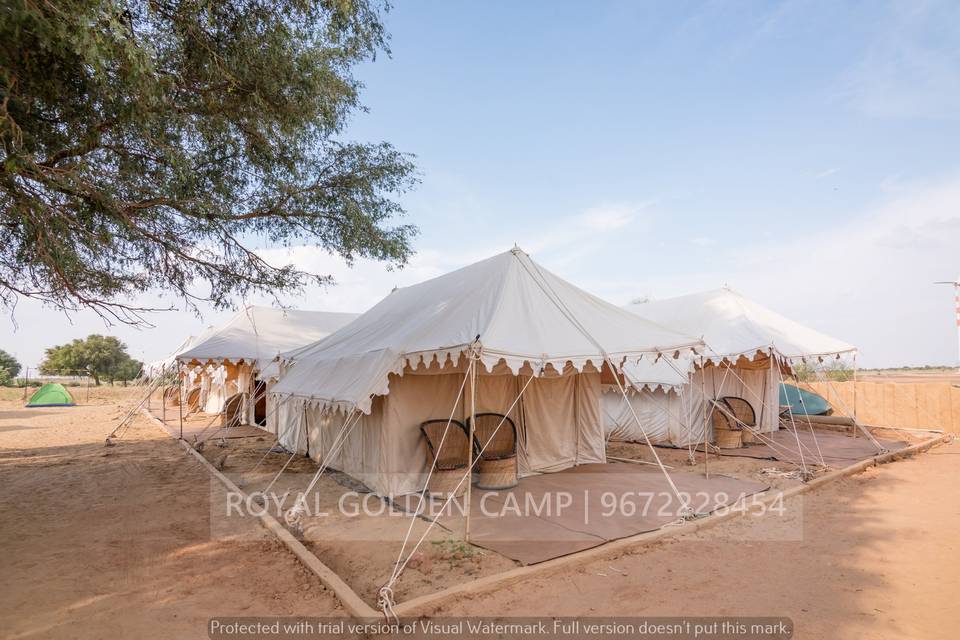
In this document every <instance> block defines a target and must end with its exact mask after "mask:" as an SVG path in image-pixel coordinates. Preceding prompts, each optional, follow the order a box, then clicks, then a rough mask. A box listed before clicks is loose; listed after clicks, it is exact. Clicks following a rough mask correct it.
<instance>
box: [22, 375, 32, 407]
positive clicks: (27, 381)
mask: <svg viewBox="0 0 960 640" xmlns="http://www.w3.org/2000/svg"><path fill="white" fill-rule="evenodd" d="M29 384H30V367H27V370H26V371H25V372H24V374H23V401H24V402H26V401H27V386H28V385H29Z"/></svg>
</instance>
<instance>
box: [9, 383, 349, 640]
mask: <svg viewBox="0 0 960 640" xmlns="http://www.w3.org/2000/svg"><path fill="white" fill-rule="evenodd" d="M97 400H98V398H97V397H94V398H92V401H97ZM116 415H117V407H116V405H111V404H100V405H91V406H78V407H72V408H59V407H58V408H48V409H47V408H45V409H30V410H27V409H23V408H22V405H21V404H20V402H18V401H4V402H0V486H3V488H4V491H3V492H2V494H0V511H2V513H3V517H2V518H0V546H2V553H3V558H4V559H3V582H4V585H5V586H4V587H3V589H2V590H0V636H2V637H5V638H11V639H12V638H111V637H112V638H120V637H124V638H133V637H136V638H199V637H206V633H205V626H206V623H207V620H208V619H209V618H210V617H211V616H214V615H325V614H328V613H335V614H336V613H340V612H341V611H342V610H340V609H339V608H338V607H339V603H338V601H337V600H336V599H335V598H334V597H333V595H332V594H331V593H330V592H328V591H326V589H325V588H324V587H323V585H322V584H320V582H319V581H318V580H317V579H316V578H315V577H314V576H313V574H312V573H310V572H308V571H307V570H305V569H304V568H303V567H302V565H300V564H299V562H298V561H297V560H296V559H295V558H294V557H293V556H292V555H291V554H290V553H289V552H288V551H287V550H286V548H285V547H283V546H282V545H280V544H279V543H278V542H276V541H273V540H270V539H269V538H267V539H250V538H251V537H249V536H248V537H245V538H243V539H241V540H238V541H231V540H230V539H223V538H215V539H213V540H212V539H211V528H210V500H211V479H210V476H209V474H208V473H207V471H206V470H205V469H203V468H202V467H201V466H200V465H199V464H198V463H196V462H195V461H191V460H189V459H188V458H187V457H186V456H185V455H184V452H183V450H182V449H181V448H180V446H179V445H178V444H177V443H176V442H175V441H173V440H171V439H170V438H169V437H167V436H166V435H165V434H163V433H162V431H161V430H160V429H159V428H157V427H155V426H153V425H150V424H148V423H147V422H146V421H143V422H138V423H137V424H136V425H134V427H133V428H132V429H130V431H129V432H128V433H127V435H126V436H125V437H124V438H123V440H121V441H120V443H119V444H118V445H116V446H114V447H104V444H103V442H104V437H105V436H106V434H107V433H109V432H110V431H111V430H112V428H113V425H114V421H113V419H114V417H115V416H116Z"/></svg>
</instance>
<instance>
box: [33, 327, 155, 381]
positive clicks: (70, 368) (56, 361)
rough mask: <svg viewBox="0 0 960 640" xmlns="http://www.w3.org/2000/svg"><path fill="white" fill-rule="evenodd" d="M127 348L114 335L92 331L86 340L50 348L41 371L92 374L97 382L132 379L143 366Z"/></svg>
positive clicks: (50, 374) (52, 374) (46, 373)
mask: <svg viewBox="0 0 960 640" xmlns="http://www.w3.org/2000/svg"><path fill="white" fill-rule="evenodd" d="M126 349H127V347H126V345H125V344H123V343H122V342H120V340H119V339H118V338H115V337H113V336H101V335H97V334H92V335H89V336H87V337H86V339H84V340H80V339H76V340H73V341H72V342H69V343H67V344H62V345H58V346H55V347H50V348H49V349H47V350H46V353H45V355H44V358H43V362H41V363H40V373H41V374H43V375H49V376H55V375H90V376H91V377H92V378H93V379H94V381H95V382H96V384H98V385H99V384H100V380H101V379H103V378H106V379H108V380H110V381H111V382H113V381H114V380H123V381H127V380H132V379H134V378H136V377H137V376H138V375H139V373H140V369H141V368H142V366H143V363H141V362H140V361H138V360H134V359H133V358H131V357H130V355H129V354H127V351H126Z"/></svg>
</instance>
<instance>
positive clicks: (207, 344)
mask: <svg viewBox="0 0 960 640" xmlns="http://www.w3.org/2000/svg"><path fill="white" fill-rule="evenodd" d="M356 317H357V314H355V313H335V312H327V311H294V310H285V309H273V308H271V307H254V306H251V307H247V308H246V309H243V310H242V311H240V312H238V313H237V314H236V315H235V316H233V317H232V318H231V319H230V320H229V321H227V323H226V324H224V325H222V326H219V327H213V328H211V329H208V330H207V331H206V332H204V333H203V334H201V335H200V336H199V337H198V338H197V339H195V340H194V342H193V343H192V344H191V345H190V346H189V347H188V348H186V349H184V350H183V351H181V352H179V353H177V354H176V358H177V360H180V361H182V362H190V361H192V360H198V361H200V362H206V361H208V360H213V361H220V360H231V361H237V360H241V359H242V360H245V361H248V362H254V361H270V360H272V359H273V358H275V357H276V356H277V354H279V353H281V352H283V351H288V350H290V349H295V348H297V347H300V346H303V345H305V344H310V343H312V342H314V341H316V340H319V339H320V338H323V337H325V336H328V335H330V334H331V333H333V332H334V331H336V330H337V329H340V328H341V327H343V326H345V325H347V324H349V323H350V322H351V321H352V320H353V319H354V318H356ZM262 364H266V362H262Z"/></svg>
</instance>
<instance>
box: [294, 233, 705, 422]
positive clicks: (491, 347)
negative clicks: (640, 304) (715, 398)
mask: <svg viewBox="0 0 960 640" xmlns="http://www.w3.org/2000/svg"><path fill="white" fill-rule="evenodd" d="M700 344H701V343H700V341H699V340H697V339H696V338H691V337H689V336H686V335H683V334H680V333H677V332H676V331H673V330H672V329H668V328H666V327H663V326H660V325H657V324H655V323H653V322H650V321H647V320H644V319H642V318H639V317H638V316H636V315H634V314H632V313H630V312H628V311H626V310H624V309H621V308H619V307H617V306H615V305H612V304H610V303H608V302H605V301H603V300H601V299H600V298H597V297H596V296H593V295H591V294H589V293H587V292H585V291H583V290H581V289H578V288H577V287H575V286H574V285H572V284H570V283H569V282H567V281H565V280H563V279H561V278H559V277H557V276H556V275H554V274H552V273H550V272H549V271H546V270H545V269H543V268H542V267H540V266H538V265H537V264H536V263H535V262H533V261H532V260H531V259H530V257H529V256H528V255H527V254H525V253H524V252H523V251H521V250H520V249H513V250H511V251H507V252H505V253H501V254H499V255H496V256H493V257H492V258H488V259H486V260H483V261H481V262H477V263H475V264H472V265H469V266H467V267H464V268H462V269H458V270H456V271H453V272H451V273H448V274H446V275H442V276H440V277H437V278H434V279H432V280H428V281H426V282H422V283H420V284H417V285H414V286H412V287H406V288H402V289H396V290H394V291H393V292H392V293H390V294H389V295H388V296H387V297H386V298H384V299H383V300H382V301H381V302H380V303H378V304H377V305H376V306H374V307H373V308H372V309H370V310H369V311H368V312H366V313H365V314H363V315H362V316H360V317H359V318H357V319H356V320H355V321H354V322H352V323H351V324H350V325H349V326H347V327H344V328H343V329H341V330H340V331H337V332H336V333H334V334H332V335H331V336H329V337H328V338H326V339H324V340H321V341H319V342H317V343H315V344H312V345H309V346H307V347H304V348H302V349H297V350H294V351H291V352H288V353H285V354H282V356H281V357H282V358H283V359H285V360H291V361H294V362H296V363H297V364H296V365H295V366H294V367H293V368H292V370H291V371H290V372H289V373H287V374H286V375H284V376H283V377H281V379H280V382H279V383H278V384H277V386H276V387H275V391H276V392H277V393H278V394H281V393H286V394H290V395H293V396H297V397H302V398H310V399H312V400H315V401H319V402H325V403H334V404H337V405H338V406H340V407H342V408H349V407H352V406H358V407H360V408H361V410H363V411H369V407H370V397H371V396H372V395H382V394H385V393H386V392H387V378H388V374H389V373H401V372H402V371H403V369H404V366H406V365H410V366H412V367H417V366H418V365H419V363H420V362H427V363H429V362H430V361H432V360H433V358H434V357H436V358H438V360H439V361H440V363H445V362H447V361H448V359H449V360H451V361H453V362H456V361H457V360H458V359H459V356H460V355H461V354H462V353H463V352H464V351H468V350H470V349H471V348H474V347H475V348H476V349H477V350H478V353H479V358H480V360H481V362H482V363H483V365H484V366H485V368H486V369H487V370H488V371H489V370H491V369H492V368H493V367H494V366H495V365H496V364H497V363H498V362H499V361H500V360H503V361H505V362H506V364H507V366H508V367H509V368H510V369H511V370H512V371H513V373H514V374H516V373H518V372H519V370H520V368H521V367H522V366H523V365H524V364H525V363H529V364H531V365H532V366H533V367H534V369H535V370H538V371H539V369H540V366H541V365H543V366H546V365H552V366H553V367H554V368H555V369H557V370H562V369H563V368H564V366H565V365H566V363H568V362H569V363H570V364H571V365H573V366H574V367H575V368H577V369H578V370H582V369H583V366H584V365H585V364H586V363H587V362H591V363H592V364H593V365H594V366H597V367H599V366H601V365H602V363H603V361H604V357H605V356H609V357H610V358H612V359H614V360H616V361H621V360H624V359H632V360H638V359H640V358H641V356H642V355H643V354H645V353H647V354H651V353H652V354H655V353H659V352H664V353H671V354H672V353H673V352H675V351H677V350H680V349H686V348H690V347H696V346H699V345H700Z"/></svg>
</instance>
